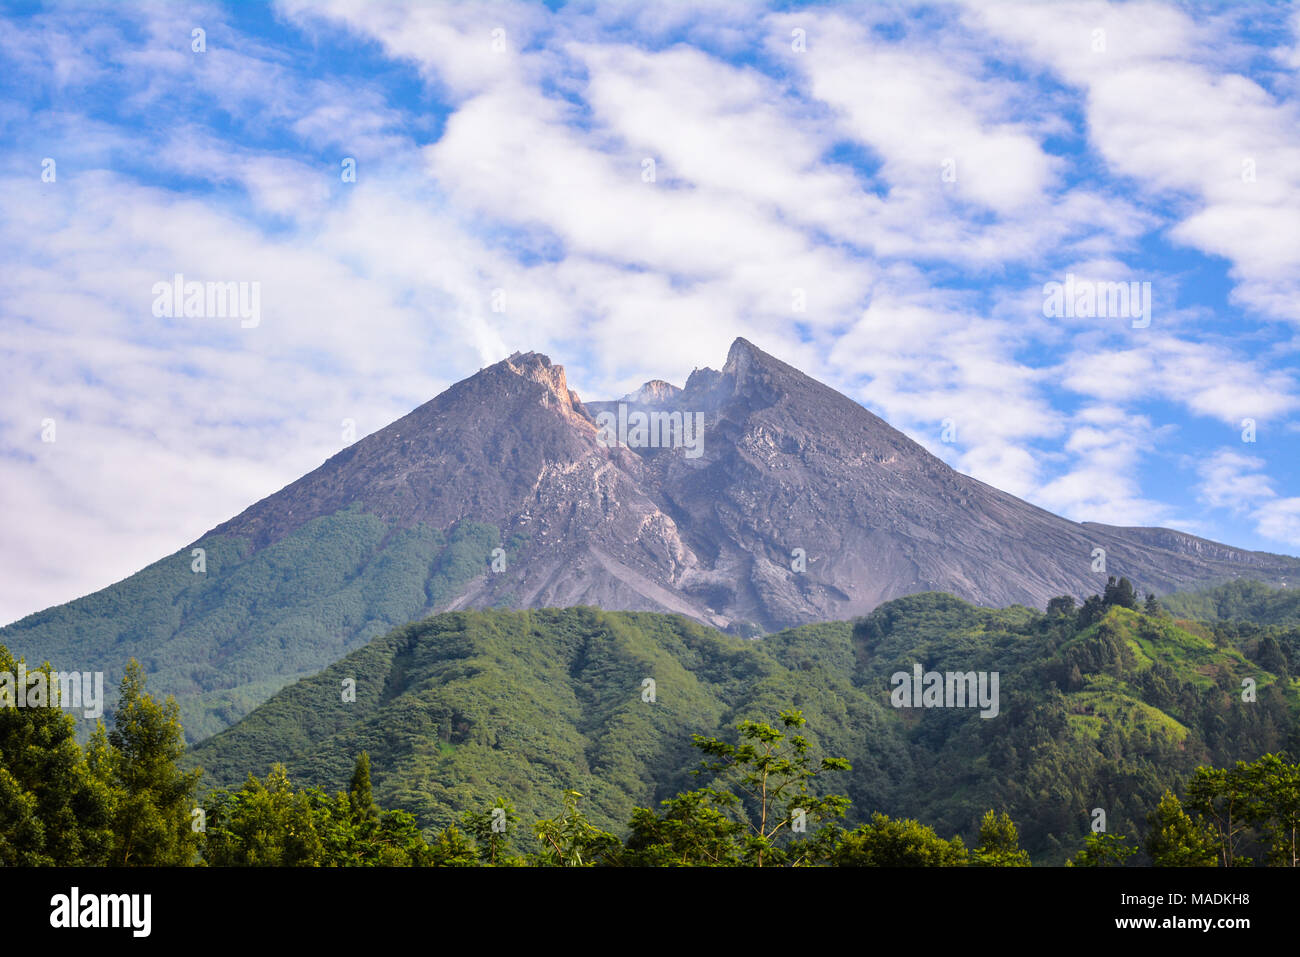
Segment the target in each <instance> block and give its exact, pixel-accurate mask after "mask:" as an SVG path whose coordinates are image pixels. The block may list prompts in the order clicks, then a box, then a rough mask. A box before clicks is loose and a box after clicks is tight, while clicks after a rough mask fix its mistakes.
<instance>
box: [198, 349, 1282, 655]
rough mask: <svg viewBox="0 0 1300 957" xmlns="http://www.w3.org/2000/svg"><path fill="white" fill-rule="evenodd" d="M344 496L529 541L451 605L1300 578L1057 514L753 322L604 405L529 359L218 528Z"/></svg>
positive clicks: (864, 600)
mask: <svg viewBox="0 0 1300 957" xmlns="http://www.w3.org/2000/svg"><path fill="white" fill-rule="evenodd" d="M694 419H698V420H699V421H701V423H702V429H701V430H700V434H698V435H693V434H692V431H693V430H692V428H691V423H692V421H693V420H694ZM683 433H685V435H684V437H685V439H686V441H682V439H683ZM350 505H360V507H361V508H363V509H364V510H365V511H367V512H370V513H373V514H375V515H377V516H379V517H381V518H382V519H384V520H385V521H387V522H389V523H392V524H393V525H395V526H398V527H409V526H412V525H416V524H423V525H429V526H432V527H434V528H439V529H446V528H449V527H451V526H453V525H455V524H456V523H458V522H464V521H467V520H468V521H474V522H481V523H485V524H488V525H493V526H496V527H497V528H499V529H500V530H501V537H502V542H503V544H504V543H506V542H514V543H516V546H515V547H514V548H513V549H512V550H511V553H510V554H509V555H508V556H505V555H502V556H501V560H500V561H499V562H497V563H496V564H495V565H493V564H492V562H491V560H490V558H489V556H484V560H483V568H482V573H481V574H479V575H478V576H476V577H475V578H474V579H473V580H472V581H470V582H468V583H466V585H465V586H464V588H463V589H462V590H461V591H460V592H459V593H458V594H457V595H456V596H455V597H454V599H452V600H451V601H450V602H449V604H448V605H447V607H448V608H452V609H456V608H469V607H489V606H499V605H509V606H513V607H534V608H535V607H564V606H570V605H578V604H587V605H596V606H599V607H603V608H606V609H615V610H646V611H672V612H680V613H682V614H685V615H689V616H690V617H692V618H696V619H698V620H701V621H704V622H707V623H709V624H712V625H715V626H719V627H724V628H726V627H732V626H734V627H736V628H739V629H742V630H753V631H757V630H763V631H766V630H771V629H775V628H780V627H786V626H790V625H797V624H801V623H806V622H811V621H822V620H828V619H839V618H847V617H851V616H854V615H860V614H864V613H866V612H868V611H870V610H871V609H873V608H874V607H876V606H877V605H878V604H880V603H881V602H883V601H886V600H888V599H890V598H895V597H898V596H900V595H905V594H909V593H912V592H919V591H946V592H950V593H952V594H954V595H958V596H960V597H962V598H964V599H967V600H968V601H972V602H976V603H979V604H983V605H993V606H1002V605H1007V604H1011V603H1017V602H1018V603H1024V604H1029V605H1035V606H1038V607H1042V606H1043V605H1044V604H1045V603H1046V602H1047V600H1048V599H1049V598H1051V597H1052V596H1054V595H1061V594H1073V595H1076V596H1080V597H1082V596H1084V595H1088V594H1092V593H1094V592H1096V591H1099V590H1100V589H1101V587H1102V586H1103V585H1104V584H1105V581H1106V576H1107V575H1108V574H1115V575H1126V576H1128V577H1129V578H1130V579H1132V580H1133V581H1134V582H1135V583H1137V585H1138V586H1139V587H1140V588H1146V589H1150V590H1153V591H1156V592H1159V593H1165V592H1168V591H1172V590H1175V589H1182V588H1187V587H1190V586H1195V585H1198V584H1202V583H1209V582H1217V581H1223V580H1226V579H1231V578H1237V577H1246V578H1255V579H1259V580H1262V581H1270V582H1279V583H1280V582H1284V581H1286V580H1287V579H1288V578H1289V577H1294V576H1296V575H1297V573H1300V561H1298V560H1296V559H1294V558H1288V557H1284V556H1278V555H1270V554H1267V553H1261V552H1250V551H1245V550H1242V549H1236V548H1232V547H1229V546H1226V545H1220V544H1217V543H1213V542H1208V541H1205V540H1203V539H1199V538H1196V537H1194V536H1191V535H1187V534H1184V533H1181V532H1176V531H1172V530H1168V529H1150V528H1116V527H1111V526H1105V525H1098V524H1092V523H1083V524H1080V523H1077V522H1073V521H1069V520H1067V519H1064V518H1061V517H1059V516H1057V515H1053V514H1051V513H1050V512H1047V511H1044V510H1043V509H1040V508H1037V507H1035V506H1033V505H1030V504H1029V503H1027V502H1024V501H1022V500H1020V499H1017V498H1015V497H1014V496H1011V495H1008V494H1006V493H1004V492H1001V491H999V490H997V489H995V488H992V487H990V486H988V485H986V484H984V483H983V482H979V481H977V480H975V479H973V478H970V477H969V476H966V475H963V474H961V473H960V472H957V471H955V470H953V469H952V468H950V467H949V466H948V465H946V464H945V463H944V462H943V461H941V460H940V459H938V458H936V457H935V456H933V455H931V454H930V453H929V452H927V451H926V450H925V449H924V448H922V447H921V446H920V445H918V444H917V443H915V442H913V441H912V440H910V439H909V438H907V437H906V436H905V435H903V434H902V433H901V432H899V431H898V430H896V429H894V428H891V427H890V426H889V425H888V424H887V423H886V422H885V421H883V420H882V419H880V418H879V417H878V416H876V415H873V414H872V413H871V412H869V411H867V410H866V409H865V408H863V407H862V406H861V405H859V404H858V403H856V402H854V401H853V400H851V399H849V398H847V397H846V396H844V395H842V394H840V393H838V392H836V391H835V390H834V389H831V388H829V387H828V386H825V385H823V384H821V383H819V382H817V381H815V380H814V379H812V378H810V377H808V376H806V375H804V374H803V373H801V372H799V371H798V370H797V369H795V368H793V367H791V366H789V365H787V364H785V363H784V362H781V361H780V360H778V359H775V358H773V357H772V356H770V355H768V354H767V353H765V352H763V351H761V350H760V349H758V348H756V347H755V346H754V345H753V344H752V343H750V342H748V341H746V340H745V339H737V340H736V341H735V343H734V344H733V345H732V347H731V350H730V352H729V353H728V355H727V359H726V362H725V364H724V365H723V367H722V370H721V371H714V370H713V369H708V368H705V369H699V370H697V371H695V372H694V373H692V375H691V376H690V378H689V379H688V381H687V382H686V383H685V386H684V387H683V388H678V387H676V386H673V385H671V384H669V383H667V382H664V381H662V380H652V381H650V382H647V383H646V384H645V385H644V386H642V387H641V388H640V389H639V390H637V391H636V392H633V393H631V394H629V395H627V396H624V397H623V398H621V399H618V400H614V401H593V402H587V403H584V402H583V401H582V400H581V399H580V398H579V397H578V396H577V395H576V394H574V393H573V392H572V391H571V390H570V389H569V388H568V385H567V383H566V380H565V375H564V369H563V367H561V366H558V365H554V364H553V363H552V362H551V361H550V359H549V358H547V357H546V356H543V355H540V354H537V353H527V354H519V353H516V354H515V355H513V356H511V357H510V358H508V359H506V360H504V361H502V362H499V363H497V364H496V365H493V366H490V367H488V368H486V369H483V370H482V371H480V372H479V373H478V374H477V375H474V376H472V377H471V378H469V379H466V380H465V381H463V382H460V383H458V384H457V385H455V386H453V387H451V388H450V389H448V390H447V391H446V392H444V393H443V394H442V395H440V396H438V397H437V398H435V399H434V400H433V401H431V402H429V403H427V404H425V405H423V406H421V407H420V408H418V409H416V410H415V411H413V412H412V413H410V414H409V415H407V416H406V417H404V418H402V419H400V420H398V421H397V422H394V423H393V424H392V425H390V426H388V427H387V428H385V429H383V430H381V431H379V432H376V433H375V434H373V435H371V436H369V437H367V438H365V439H362V440H361V441H359V442H357V443H356V444H355V445H353V446H351V447H349V448H348V449H346V450H345V451H343V452H341V453H339V454H338V455H336V456H335V457H334V458H332V459H330V460H329V461H328V462H326V463H325V464H324V465H322V466H321V467H320V468H319V469H317V470H316V471H314V472H312V473H311V474H309V475H307V476H305V477H304V478H302V479H301V480H299V481H298V482H295V483H294V484H293V485H290V486H289V487H288V488H286V489H284V490H283V491H281V492H279V493H277V494H276V495H272V496H270V497H269V498H267V499H265V500H263V501H261V502H259V503H257V504H256V505H254V506H253V507H252V508H250V509H248V510H247V511H246V512H244V513H243V514H241V515H239V516H237V517H236V518H234V519H232V520H231V521H229V522H227V523H226V524H224V525H222V526H220V527H219V528H217V529H215V530H214V532H213V534H226V535H234V536H238V537H241V538H245V539H247V540H249V541H251V542H253V543H254V545H255V547H262V546H265V545H267V544H269V543H271V542H274V541H276V540H278V539H279V538H282V537H284V536H285V535H287V534H289V533H291V532H292V531H293V530H294V529H295V528H297V527H299V526H301V525H302V524H304V523H305V522H307V521H308V520H310V519H312V518H316V517H319V516H323V515H328V514H331V513H333V512H336V511H338V510H339V509H342V508H345V507H347V506H350ZM1097 549H1102V550H1103V551H1104V569H1103V567H1102V561H1101V558H1102V556H1101V553H1099V552H1098V551H1097Z"/></svg>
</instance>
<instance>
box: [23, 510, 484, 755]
mask: <svg viewBox="0 0 1300 957" xmlns="http://www.w3.org/2000/svg"><path fill="white" fill-rule="evenodd" d="M500 544H501V542H500V540H499V533H498V532H497V530H496V529H495V528H493V527H491V526H487V525H475V524H470V523H463V524H461V525H458V526H455V527H454V528H452V529H451V530H450V532H448V533H447V534H444V533H442V532H439V531H436V530H434V529H430V528H427V527H424V526H417V527H414V528H411V529H400V530H398V529H393V528H391V527H390V526H388V525H387V524H385V523H384V522H383V521H382V520H381V519H379V518H376V517H375V516H373V515H369V514H365V513H362V512H361V511H359V510H356V509H346V510H344V511H341V512H338V513H336V514H334V515H331V516H329V517H326V518H320V519H316V520H314V521H311V522H308V523H307V524H306V525H304V526H303V527H302V528H300V529H299V530H297V531H296V532H294V533H293V534H292V535H290V536H288V537H287V538H285V539H284V540H282V541H280V542H278V543H276V544H274V545H271V546H269V547H267V548H264V549H261V550H259V551H257V552H256V553H254V554H251V555H250V554H249V551H250V549H249V548H248V546H247V543H245V542H244V541H242V540H240V539H232V538H222V537H212V538H207V539H204V540H201V541H200V542H198V547H201V548H203V549H204V551H205V556H204V561H205V566H206V567H205V569H204V570H203V571H201V572H199V571H195V569H194V563H195V559H194V558H193V557H192V556H191V550H190V549H184V550H182V551H179V552H177V553H176V554H174V555H171V556H169V557H167V558H164V559H162V560H161V561H158V562H155V563H154V564H152V565H150V566H149V567H147V568H145V569H143V570H142V571H140V572H138V573H137V574H135V575H132V576H131V577H130V578H127V579H124V580H123V581H121V582H118V583H117V584H115V585H112V586H110V587H108V588H105V589H103V590H102V591H98V592H95V593H94V594H92V595H88V596H86V597H85V598H80V599H78V600H76V601H73V602H69V603H68V604H66V605H60V606H58V607H55V608H50V609H47V610H45V611H42V612H38V613H37V614H34V615H29V616H28V617H26V618H24V619H22V620H21V621H18V622H16V623H14V624H12V625H10V626H8V627H6V628H0V644H2V645H5V646H7V647H8V648H9V649H10V650H11V651H13V652H14V653H15V654H18V655H22V656H23V657H25V658H27V659H28V660H29V661H33V662H41V661H51V662H61V663H62V667H67V668H75V669H78V670H82V671H103V672H104V673H105V677H106V680H105V685H106V687H111V688H116V686H117V684H118V682H119V681H120V680H121V677H122V674H123V669H124V667H125V665H126V662H127V661H128V660H129V659H131V658H135V659H137V660H138V661H139V662H140V663H141V664H142V665H143V667H144V670H145V673H146V674H147V675H148V676H149V677H150V682H151V684H152V686H153V687H155V688H157V689H158V690H159V691H160V692H162V693H165V694H171V695H174V696H175V697H176V699H177V701H178V703H179V704H180V707H181V718H182V721H183V723H184V726H185V731H186V734H187V736H188V738H189V740H191V741H197V740H201V739H203V738H204V737H207V736H208V735H210V734H213V733H215V732H216V731H219V730H221V729H222V728H225V727H228V726H229V725H231V724H233V723H234V722H235V721H238V720H239V719H240V718H241V717H243V716H244V715H245V714H247V713H248V712H249V711H250V710H251V709H252V708H253V707H255V706H256V705H258V704H260V703H261V702H263V701H265V700H266V699H267V698H268V697H270V696H271V695H272V694H273V693H274V692H276V691H277V690H279V689H280V688H282V687H283V686H284V685H285V684H286V683H287V682H289V681H292V680H293V679H295V678H301V677H304V676H306V675H310V674H313V673H315V672H316V671H318V670H320V669H321V668H323V667H324V666H325V665H327V664H329V663H330V662H332V661H336V660H337V659H338V658H339V657H341V656H342V655H344V654H345V653H347V652H348V651H351V650H353V649H355V648H357V647H360V646H362V645H364V644H365V643H366V642H367V641H369V640H370V639H372V638H374V637H376V636H378V635H382V634H384V633H385V632H388V631H389V630H391V629H392V628H394V627H396V626H398V625H401V624H404V623H406V622H409V621H411V620H413V619H415V618H419V617H421V616H423V615H426V614H428V613H429V612H430V611H432V610H434V609H435V608H437V607H439V605H442V604H444V603H445V602H446V601H447V600H449V599H450V598H451V597H452V596H453V595H454V593H455V592H456V591H457V590H458V588H459V586H461V585H463V584H464V583H465V582H467V581H469V580H470V579H472V578H473V577H474V576H476V575H479V574H482V573H483V572H484V571H486V568H487V565H486V563H487V560H488V556H489V554H490V553H491V551H492V549H493V548H496V547H497V546H498V545H500Z"/></svg>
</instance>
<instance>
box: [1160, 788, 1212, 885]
mask: <svg viewBox="0 0 1300 957" xmlns="http://www.w3.org/2000/svg"><path fill="white" fill-rule="evenodd" d="M1146 849H1147V853H1148V854H1150V855H1151V861H1152V863H1154V864H1155V866H1156V867H1213V866H1214V864H1215V860H1216V857H1217V852H1216V850H1215V841H1214V835H1213V834H1212V833H1211V832H1210V831H1209V830H1208V829H1207V828H1206V827H1205V826H1204V825H1202V824H1198V823H1197V822H1196V821H1193V820H1192V819H1191V817H1189V816H1188V814H1187V812H1186V811H1184V810H1183V805H1182V803H1181V802H1180V801H1179V800H1178V798H1177V797H1175V796H1174V793H1173V792H1172V791H1170V790H1167V789H1166V791H1165V793H1164V797H1162V798H1161V799H1160V803H1159V804H1158V805H1156V809H1155V810H1154V811H1152V812H1151V813H1150V814H1148V815H1147V837H1146Z"/></svg>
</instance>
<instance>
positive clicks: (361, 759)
mask: <svg viewBox="0 0 1300 957" xmlns="http://www.w3.org/2000/svg"><path fill="white" fill-rule="evenodd" d="M348 803H349V804H350V805H351V806H352V812H353V814H355V815H357V816H358V817H360V818H369V819H371V820H377V819H378V817H379V812H378V811H377V810H376V809H375V799H374V795H373V794H372V793H371V790H370V755H369V754H367V753H366V752H365V751H362V752H361V753H360V754H358V755H357V762H356V764H355V765H354V766H353V768H352V780H351V781H349V782H348Z"/></svg>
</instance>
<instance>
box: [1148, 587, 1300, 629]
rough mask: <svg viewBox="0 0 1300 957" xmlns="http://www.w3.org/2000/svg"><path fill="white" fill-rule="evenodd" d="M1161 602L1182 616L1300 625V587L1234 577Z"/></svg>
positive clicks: (1200, 619)
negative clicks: (1221, 583)
mask: <svg viewBox="0 0 1300 957" xmlns="http://www.w3.org/2000/svg"><path fill="white" fill-rule="evenodd" d="M1161 603H1162V604H1163V605H1164V606H1165V607H1166V608H1167V609H1169V611H1170V612H1172V613H1173V614H1175V615H1177V616H1179V617H1181V618H1195V619H1196V620H1198V621H1249V622H1252V623H1253V624H1256V625H1287V626H1295V625H1300V589H1295V588H1271V587H1269V586H1268V585H1265V584H1263V583H1261V582H1254V581H1232V582H1228V583H1226V584H1223V585H1217V586H1215V587H1214V588H1206V589H1203V590H1201V591H1192V592H1179V593H1177V594H1174V595H1169V596H1168V597H1166V598H1163V599H1161Z"/></svg>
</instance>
